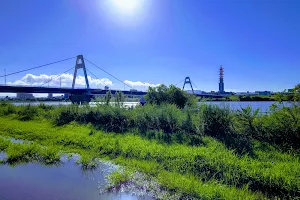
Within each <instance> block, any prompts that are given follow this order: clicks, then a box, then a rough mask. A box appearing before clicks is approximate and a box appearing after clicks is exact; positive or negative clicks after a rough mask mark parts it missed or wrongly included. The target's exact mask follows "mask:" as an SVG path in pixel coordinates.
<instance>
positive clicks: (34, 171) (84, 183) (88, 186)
mask: <svg viewBox="0 0 300 200" xmlns="http://www.w3.org/2000/svg"><path fill="white" fill-rule="evenodd" d="M114 170H116V169H115V166H114V165H112V164H109V163H105V162H103V163H100V166H99V169H98V170H95V171H82V169H80V166H79V165H76V164H75V161H74V160H70V161H67V162H66V163H64V164H63V165H61V166H42V165H40V164H37V163H28V164H21V165H17V166H14V167H11V166H8V165H0V200H21V199H22V200H41V199H43V200H101V199H103V200H104V199H105V200H106V199H107V200H110V199H120V200H132V199H134V200H135V199H152V198H151V197H150V196H147V195H145V194H143V195H140V196H137V195H135V194H138V192H139V191H135V189H133V190H131V191H118V192H109V193H108V192H106V193H103V191H105V187H106V186H107V180H106V178H105V176H106V175H107V174H109V173H111V172H112V171H114Z"/></svg>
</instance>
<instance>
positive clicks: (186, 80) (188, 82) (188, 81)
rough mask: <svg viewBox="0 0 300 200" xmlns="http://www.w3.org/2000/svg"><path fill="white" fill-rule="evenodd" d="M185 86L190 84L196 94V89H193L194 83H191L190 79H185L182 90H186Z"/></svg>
mask: <svg viewBox="0 0 300 200" xmlns="http://www.w3.org/2000/svg"><path fill="white" fill-rule="evenodd" d="M185 84H190V86H191V88H192V92H193V94H194V89H193V85H192V81H191V79H190V77H185V79H184V84H183V87H182V90H184V87H185Z"/></svg>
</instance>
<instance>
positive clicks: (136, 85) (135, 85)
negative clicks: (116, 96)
mask: <svg viewBox="0 0 300 200" xmlns="http://www.w3.org/2000/svg"><path fill="white" fill-rule="evenodd" d="M124 83H126V84H128V85H130V86H132V87H157V86H159V85H160V84H151V83H147V82H141V81H135V82H134V81H129V80H125V81H124Z"/></svg>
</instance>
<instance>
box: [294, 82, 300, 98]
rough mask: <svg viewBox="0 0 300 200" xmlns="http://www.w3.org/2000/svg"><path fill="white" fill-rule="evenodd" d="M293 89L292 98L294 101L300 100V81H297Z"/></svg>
mask: <svg viewBox="0 0 300 200" xmlns="http://www.w3.org/2000/svg"><path fill="white" fill-rule="evenodd" d="M293 90H294V98H293V99H294V101H297V102H299V101H300V83H298V84H297V85H296V86H295V88H294V89H293Z"/></svg>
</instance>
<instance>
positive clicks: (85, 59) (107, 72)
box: [84, 58, 133, 89]
mask: <svg viewBox="0 0 300 200" xmlns="http://www.w3.org/2000/svg"><path fill="white" fill-rule="evenodd" d="M84 60H86V61H88V62H89V63H91V64H92V65H94V66H95V67H97V68H99V69H100V70H101V71H103V72H105V73H107V74H108V75H110V76H111V77H113V78H115V79H116V80H118V81H120V82H121V83H123V84H125V85H127V86H128V87H130V88H131V89H133V87H131V86H130V85H128V84H126V83H124V81H122V80H120V79H118V78H117V77H115V76H114V75H112V74H110V73H109V72H107V71H105V70H104V69H102V68H101V67H99V66H97V65H96V64H94V63H92V62H91V61H89V60H88V59H86V58H84Z"/></svg>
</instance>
